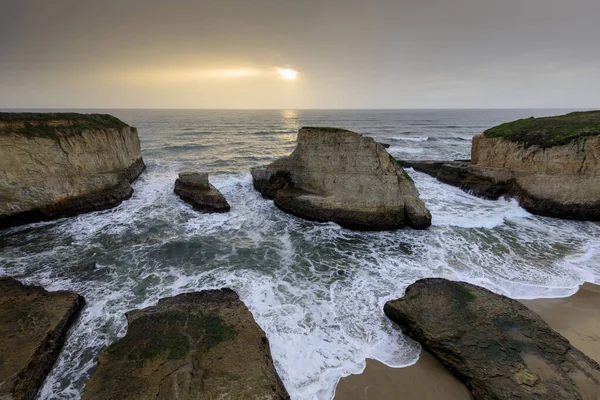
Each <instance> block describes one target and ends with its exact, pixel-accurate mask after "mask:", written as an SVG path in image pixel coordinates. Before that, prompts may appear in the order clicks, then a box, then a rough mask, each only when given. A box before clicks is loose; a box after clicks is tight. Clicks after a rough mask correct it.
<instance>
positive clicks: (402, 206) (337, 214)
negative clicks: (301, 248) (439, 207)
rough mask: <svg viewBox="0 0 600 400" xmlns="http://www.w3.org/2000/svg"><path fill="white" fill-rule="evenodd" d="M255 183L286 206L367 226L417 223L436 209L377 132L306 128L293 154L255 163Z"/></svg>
mask: <svg viewBox="0 0 600 400" xmlns="http://www.w3.org/2000/svg"><path fill="white" fill-rule="evenodd" d="M252 180H253V183H254V187H255V188H256V189H257V190H259V191H260V192H261V194H262V195H263V196H264V197H266V198H269V199H274V201H275V204H276V205H277V206H278V207H279V208H280V209H282V210H283V211H286V212H289V213H291V214H294V215H297V216H299V217H302V218H306V219H311V220H317V221H333V222H336V223H338V224H340V225H342V226H344V227H348V228H351V229H364V230H384V229H397V228H403V227H405V226H410V227H413V228H416V229H423V228H427V227H428V226H430V225H431V215H430V214H429V211H428V210H427V208H426V207H425V205H424V204H423V202H422V201H421V199H420V198H419V192H418V191H417V189H416V188H415V185H414V183H413V182H412V180H411V179H410V177H409V176H408V175H407V174H406V173H405V172H404V170H403V169H402V167H401V166H400V165H399V164H397V162H396V161H395V160H394V159H393V158H392V157H391V156H390V155H389V154H388V153H387V151H386V150H385V147H384V146H383V145H381V144H380V143H377V142H375V141H374V140H373V139H372V138H369V137H365V136H361V135H359V134H358V133H355V132H350V131H346V130H343V129H336V128H302V129H300V131H299V132H298V146H297V147H296V149H295V150H294V152H293V153H292V154H291V155H289V156H288V157H284V158H281V159H279V160H276V161H275V162H273V163H271V164H269V165H268V166H266V167H261V168H254V169H252Z"/></svg>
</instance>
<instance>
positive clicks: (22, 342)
mask: <svg viewBox="0 0 600 400" xmlns="http://www.w3.org/2000/svg"><path fill="white" fill-rule="evenodd" d="M83 304H84V301H83V298H82V297H81V296H78V295H77V294H75V293H73V292H67V291H60V292H47V291H46V290H44V289H43V288H41V287H39V286H25V285H22V284H21V283H19V282H18V281H16V280H14V279H11V278H0V399H3V400H9V399H15V400H27V399H34V398H36V395H37V393H38V390H39V389H40V387H41V386H42V384H43V382H44V379H46V376H47V375H48V373H49V372H50V370H51V369H52V366H53V365H54V362H55V361H56V358H57V357H58V355H59V353H60V350H61V348H62V346H63V344H64V342H65V339H66V336H67V330H68V329H69V327H70V325H71V324H72V323H73V322H74V320H75V318H76V317H77V314H78V312H79V310H81V308H82V307H83Z"/></svg>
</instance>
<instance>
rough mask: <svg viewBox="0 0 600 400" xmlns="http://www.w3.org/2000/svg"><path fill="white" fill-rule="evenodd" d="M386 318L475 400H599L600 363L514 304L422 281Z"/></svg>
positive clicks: (475, 290)
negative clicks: (449, 373)
mask: <svg viewBox="0 0 600 400" xmlns="http://www.w3.org/2000/svg"><path fill="white" fill-rule="evenodd" d="M384 312H385V314H386V315H387V316H388V317H389V318H390V319H391V320H392V321H394V322H396V323H398V324H399V325H400V327H401V328H402V330H403V331H404V332H405V333H406V334H408V335H409V336H410V337H411V338H413V339H414V340H416V341H418V342H419V343H421V344H422V345H423V347H424V348H425V349H427V350H428V351H429V352H431V353H433V354H434V355H435V356H436V357H437V358H438V359H439V360H440V361H441V362H442V363H443V364H444V365H445V366H446V367H447V368H448V369H449V370H450V371H451V372H452V373H454V375H456V376H457V377H458V378H459V379H460V380H462V381H463V382H464V383H465V384H466V385H467V386H468V387H469V389H470V390H471V392H472V393H473V396H474V397H475V398H476V399H503V400H509V399H556V400H559V399H560V400H568V399H589V400H591V399H594V400H597V399H600V365H598V363H597V362H595V361H594V360H592V359H590V358H589V357H587V356H586V355H585V354H583V353H582V352H581V351H579V350H577V349H576V348H574V347H573V346H571V344H570V343H569V341H568V340H567V339H565V338H564V337H563V336H561V335H560V334H558V333H557V332H555V331H553V330H552V329H551V328H550V327H549V326H548V325H547V324H546V323H545V322H544V321H543V320H542V319H541V318H540V317H539V316H538V315H537V314H535V313H534V312H533V311H531V310H529V309H528V308H527V307H525V306H524V305H523V304H521V303H520V302H518V301H516V300H512V299H509V298H508V297H505V296H502V295H498V294H495V293H493V292H491V291H489V290H487V289H484V288H481V287H477V286H474V285H471V284H468V283H464V282H453V281H448V280H446V279H422V280H419V281H417V282H416V283H414V284H412V285H410V286H409V287H408V288H407V290H406V293H405V295H404V297H402V298H400V299H398V300H393V301H389V302H387V303H386V304H385V306H384Z"/></svg>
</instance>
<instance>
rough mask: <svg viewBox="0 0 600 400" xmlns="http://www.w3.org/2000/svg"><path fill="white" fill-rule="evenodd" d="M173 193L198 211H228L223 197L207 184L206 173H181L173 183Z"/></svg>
mask: <svg viewBox="0 0 600 400" xmlns="http://www.w3.org/2000/svg"><path fill="white" fill-rule="evenodd" d="M175 193H176V194H177V195H178V196H179V197H181V199H182V200H183V201H185V202H187V203H189V204H191V205H192V206H193V207H194V208H195V209H196V210H199V211H207V212H227V211H229V210H230V206H229V203H227V200H226V199H225V196H223V195H222V194H221V192H219V191H218V190H217V189H216V188H215V187H214V186H213V185H211V184H210V183H209V182H208V174H207V173H206V172H181V173H180V174H179V178H177V180H176V181H175Z"/></svg>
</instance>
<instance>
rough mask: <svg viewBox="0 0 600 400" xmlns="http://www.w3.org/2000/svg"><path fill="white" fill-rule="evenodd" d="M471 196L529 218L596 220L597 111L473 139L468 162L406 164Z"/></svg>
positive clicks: (599, 197)
mask: <svg viewBox="0 0 600 400" xmlns="http://www.w3.org/2000/svg"><path fill="white" fill-rule="evenodd" d="M404 165H411V166H412V167H413V168H415V169H416V170H419V171H423V172H426V173H428V174H430V175H432V176H435V177H437V178H438V179H439V180H440V181H442V182H445V183H449V184H452V185H455V186H458V187H460V188H462V189H464V190H467V191H470V192H472V193H473V194H475V195H478V196H482V197H487V198H498V197H499V196H503V195H507V196H509V197H515V198H517V199H518V200H519V203H520V204H521V206H522V207H524V208H525V209H527V210H528V211H530V212H531V213H534V214H539V215H546V216H551V217H559V218H567V219H579V220H592V221H598V220H600V111H588V112H576V113H570V114H567V115H562V116H557V117H546V118H527V119H523V120H518V121H514V122H510V123H506V124H502V125H499V126H497V127H494V128H491V129H488V130H487V131H485V132H484V133H483V134H480V135H477V136H475V137H474V138H473V144H472V148H471V162H470V163H464V162H463V163H461V162H452V161H449V162H445V161H441V162H440V161H436V162H421V161H419V162H409V161H405V162H404Z"/></svg>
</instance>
